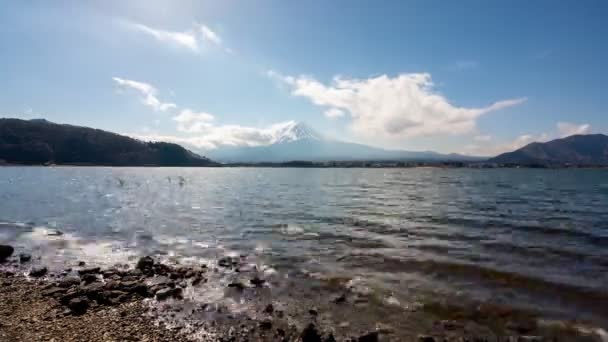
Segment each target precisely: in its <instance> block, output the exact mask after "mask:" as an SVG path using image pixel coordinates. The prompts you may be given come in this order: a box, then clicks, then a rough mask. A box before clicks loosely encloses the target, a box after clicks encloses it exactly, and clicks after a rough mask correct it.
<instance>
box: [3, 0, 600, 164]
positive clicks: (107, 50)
mask: <svg viewBox="0 0 608 342" xmlns="http://www.w3.org/2000/svg"><path fill="white" fill-rule="evenodd" d="M0 2H1V6H0V8H1V9H0V65H1V67H0V89H2V90H1V91H0V117H17V118H23V119H33V118H45V119H47V120H50V121H54V122H58V123H69V124H76V125H83V126H90V127H94V128H100V129H105V130H109V131H113V132H118V133H123V134H128V135H131V136H134V137H138V138H141V139H148V140H167V141H173V142H178V143H182V144H184V145H187V146H188V147H191V148H195V149H197V150H203V151H204V150H209V149H214V148H218V147H223V146H243V145H248V146H257V145H263V144H265V143H267V137H268V132H270V131H272V130H273V129H275V128H276V127H280V126H281V125H282V124H283V123H285V122H289V121H292V120H294V121H300V122H304V123H306V124H307V125H309V126H310V127H312V128H314V129H315V130H317V131H319V132H320V133H321V134H323V135H325V136H327V137H329V138H332V139H339V140H345V141H352V142H358V143H363V144H368V145H373V146H378V147H384V148H390V149H405V150H414V151H423V150H434V151H438V152H456V153H465V154H472V155H484V156H489V155H494V154H498V153H501V152H504V151H509V150H513V149H515V148H518V147H521V146H523V145H525V144H527V143H530V142H532V141H547V140H550V139H555V138H559V137H563V136H567V135H571V134H577V133H578V134H582V133H606V132H608V111H607V107H608V101H607V98H608V86H607V85H606V80H607V79H608V66H607V65H606V63H608V43H607V42H608V40H607V38H606V37H608V25H607V24H606V22H605V21H606V18H608V2H606V1H602V0H597V1H595V0H584V1H541V0H539V1H524V0H513V1H498V0H492V1H482V0H475V1H466V0H465V1H435V0H425V1H422V0H421V1H405V0H403V1H389V0H387V1H371V0H370V1H360V0H349V1H346V0H335V1H325V0H310V1H281V0H256V1H245V0H242V1H232V0H223V1H204V0H200V1H158V0H141V1H140V0H133V1H125V0H106V1H61V0H58V1H10V0H0Z"/></svg>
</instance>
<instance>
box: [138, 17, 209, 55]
mask: <svg viewBox="0 0 608 342" xmlns="http://www.w3.org/2000/svg"><path fill="white" fill-rule="evenodd" d="M129 26H131V27H132V28H133V29H135V30H137V31H139V32H142V33H145V34H147V35H150V36H152V37H154V38H156V40H158V41H160V42H165V43H171V44H175V45H178V46H182V47H186V48H188V49H190V50H193V51H197V50H198V40H197V38H196V35H195V33H194V32H193V31H185V32H175V31H165V30H159V29H154V28H151V27H149V26H146V25H142V24H136V23H130V24H129Z"/></svg>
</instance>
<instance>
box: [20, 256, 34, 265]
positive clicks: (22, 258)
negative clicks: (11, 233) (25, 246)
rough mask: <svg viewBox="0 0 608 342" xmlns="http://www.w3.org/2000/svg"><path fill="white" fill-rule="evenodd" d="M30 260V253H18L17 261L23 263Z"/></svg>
mask: <svg viewBox="0 0 608 342" xmlns="http://www.w3.org/2000/svg"><path fill="white" fill-rule="evenodd" d="M30 260H32V256H31V255H30V254H27V253H21V254H19V262H20V263H22V264H24V263H26V262H29V261H30Z"/></svg>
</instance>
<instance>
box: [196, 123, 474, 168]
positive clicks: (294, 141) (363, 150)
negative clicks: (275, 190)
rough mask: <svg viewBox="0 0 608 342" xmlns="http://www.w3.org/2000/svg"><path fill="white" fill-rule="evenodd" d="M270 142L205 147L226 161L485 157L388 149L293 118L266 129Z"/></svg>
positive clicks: (459, 158)
mask: <svg viewBox="0 0 608 342" xmlns="http://www.w3.org/2000/svg"><path fill="white" fill-rule="evenodd" d="M267 134H268V135H269V141H270V143H269V144H267V145H262V146H245V147H219V148H217V149H214V150H210V151H206V152H205V154H206V155H207V156H209V157H210V158H212V159H214V160H217V161H220V162H226V163H260V162H274V163H280V162H288V161H293V160H302V161H314V162H319V161H361V160H365V161H380V160H394V161H439V160H441V161H468V162H470V161H479V160H484V159H486V158H480V157H471V156H465V155H459V154H440V153H436V152H431V151H424V152H411V151H399V150H386V149H382V148H377V147H371V146H367V145H362V144H356V143H350V142H345V141H339V140H334V139H329V138H327V137H324V136H323V135H322V134H319V133H318V132H316V131H315V130H313V129H312V128H310V127H309V126H308V125H306V124H304V123H301V122H296V121H290V122H287V123H285V124H284V125H280V126H277V127H276V128H275V129H274V130H272V131H270V132H267Z"/></svg>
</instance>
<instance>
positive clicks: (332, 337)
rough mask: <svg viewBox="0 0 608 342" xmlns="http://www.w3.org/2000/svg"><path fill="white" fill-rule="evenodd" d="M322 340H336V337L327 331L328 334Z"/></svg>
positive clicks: (331, 341) (328, 341)
mask: <svg viewBox="0 0 608 342" xmlns="http://www.w3.org/2000/svg"><path fill="white" fill-rule="evenodd" d="M324 342H336V338H335V337H334V335H333V334H332V333H329V336H327V337H326V338H325V341H324Z"/></svg>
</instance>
